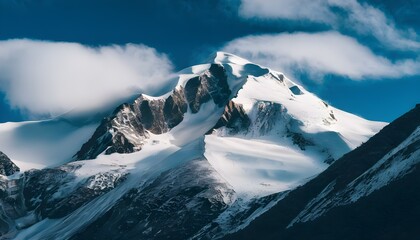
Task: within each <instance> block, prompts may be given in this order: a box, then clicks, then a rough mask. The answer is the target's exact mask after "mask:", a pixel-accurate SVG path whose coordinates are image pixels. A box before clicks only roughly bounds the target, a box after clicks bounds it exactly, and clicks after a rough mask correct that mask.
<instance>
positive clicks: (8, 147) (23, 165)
mask: <svg viewBox="0 0 420 240" xmlns="http://www.w3.org/2000/svg"><path fill="white" fill-rule="evenodd" d="M97 126H98V124H97V123H91V124H87V125H81V126H80V125H75V124H73V123H71V122H69V121H66V120H64V119H53V120H46V121H32V122H18V123H11V122H10V123H2V124H0V149H1V151H3V152H5V153H6V154H7V155H8V156H9V157H10V159H11V160H12V161H13V162H14V163H15V164H16V165H17V166H18V167H19V168H20V169H21V171H22V172H23V171H26V170H29V169H31V168H37V169H42V168H45V167H52V166H59V165H61V164H64V163H66V162H68V161H70V159H71V158H72V156H73V155H74V154H75V152H77V150H78V149H80V147H81V146H82V144H83V143H84V142H86V141H87V139H89V137H90V136H91V135H92V134H93V132H94V131H95V128H96V127H97Z"/></svg>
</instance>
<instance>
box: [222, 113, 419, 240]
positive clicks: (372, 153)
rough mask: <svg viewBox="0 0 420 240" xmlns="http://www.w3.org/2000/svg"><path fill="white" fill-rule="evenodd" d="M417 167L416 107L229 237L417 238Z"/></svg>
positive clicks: (417, 124) (417, 116) (417, 128)
mask: <svg viewBox="0 0 420 240" xmlns="http://www.w3.org/2000/svg"><path fill="white" fill-rule="evenodd" d="M419 167H420V105H417V106H416V107H415V108H414V109H413V110H411V111H410V112H408V113H406V114H405V115H403V116H402V117H400V118H398V119H397V120H395V121H394V122H392V123H391V124H389V125H388V126H386V127H385V128H384V129H383V130H381V131H380V132H379V133H378V134H376V135H375V136H374V137H372V138H371V139H370V140H369V141H368V142H366V143H365V144H363V145H362V146H360V147H358V148H357V149H355V150H354V151H351V152H350V153H348V154H346V155H344V156H343V157H342V158H341V159H339V160H337V161H336V162H335V163H334V164H333V165H332V166H330V167H329V168H328V169H327V170H325V171H324V172H323V173H321V174H320V175H318V176H317V177H316V178H314V179H313V180H311V181H310V182H308V183H307V184H305V185H303V186H302V187H299V188H297V189H296V190H293V191H291V192H290V193H289V194H288V195H287V197H285V198H283V199H282V200H281V201H279V202H278V203H277V204H276V206H274V207H272V208H271V209H270V210H269V211H267V212H266V213H265V214H263V215H262V216H261V217H260V218H258V219H256V220H255V221H254V222H252V223H251V224H250V225H249V226H248V227H247V228H246V229H244V230H242V231H241V232H239V233H236V234H235V235H233V236H229V237H227V238H228V239H255V237H256V236H260V234H264V236H265V237H264V238H265V239H308V238H310V239H418V237H419V235H420V230H419V228H418V221H419V216H420V209H419V207H418V203H419V201H420V193H419V191H418V187H419V182H420V168H419ZM291 206H293V207H291ZM273 219H275V220H276V221H273Z"/></svg>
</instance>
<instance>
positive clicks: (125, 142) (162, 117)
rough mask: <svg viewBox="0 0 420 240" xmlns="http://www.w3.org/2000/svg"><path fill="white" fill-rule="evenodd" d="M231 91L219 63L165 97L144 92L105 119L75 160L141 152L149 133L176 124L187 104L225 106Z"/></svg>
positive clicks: (192, 107)
mask: <svg viewBox="0 0 420 240" xmlns="http://www.w3.org/2000/svg"><path fill="white" fill-rule="evenodd" d="M230 94H231V90H230V89H229V85H228V82H227V75H226V72H225V69H224V68H223V66H222V65H220V64H211V66H210V68H209V69H208V70H207V71H205V72H204V73H203V74H201V75H199V76H197V77H194V78H192V79H190V80H188V81H187V83H186V85H185V89H184V87H182V86H178V87H177V88H176V89H175V90H173V91H172V93H171V94H170V95H169V96H168V97H166V98H149V97H147V96H145V95H141V96H140V97H139V98H137V99H136V100H135V101H134V102H133V103H132V104H123V105H121V106H120V107H119V108H117V109H116V110H115V111H114V113H113V114H112V115H111V116H110V117H108V118H106V119H104V120H103V121H102V123H101V124H100V126H99V127H98V128H97V129H96V131H95V133H94V135H93V136H92V138H91V139H89V141H88V142H87V143H85V144H84V145H83V146H82V148H81V149H80V151H79V152H78V153H77V154H76V155H75V156H74V159H75V160H84V159H93V158H96V157H97V156H98V155H99V154H101V153H102V152H104V151H105V154H112V153H132V152H135V151H139V150H141V147H142V145H144V142H145V141H146V140H147V139H148V138H149V133H153V134H162V133H165V132H168V131H169V130H170V129H172V128H173V127H175V126H177V125H178V124H179V123H180V122H181V121H182V120H183V118H184V114H185V113H186V112H187V110H188V107H189V108H190V110H191V112H192V113H197V112H198V111H199V110H200V106H201V105H202V104H203V103H206V102H208V101H210V100H213V101H214V103H215V104H217V105H218V106H219V107H223V106H224V105H225V104H226V103H227V102H228V101H229V97H230Z"/></svg>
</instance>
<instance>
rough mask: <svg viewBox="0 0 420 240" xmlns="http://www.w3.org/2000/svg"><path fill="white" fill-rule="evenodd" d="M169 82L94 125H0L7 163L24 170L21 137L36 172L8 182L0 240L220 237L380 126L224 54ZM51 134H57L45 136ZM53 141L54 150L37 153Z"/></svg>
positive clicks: (277, 74) (53, 122) (52, 122)
mask: <svg viewBox="0 0 420 240" xmlns="http://www.w3.org/2000/svg"><path fill="white" fill-rule="evenodd" d="M177 81H178V83H177V85H176V87H175V88H174V89H173V90H172V91H170V92H168V93H167V94H165V95H163V96H158V97H152V96H147V95H145V94H142V95H140V96H139V97H138V98H137V99H135V100H134V101H133V102H127V103H124V104H122V105H121V106H120V107H118V108H117V109H115V111H113V113H112V114H111V115H110V116H108V117H106V118H104V119H103V120H102V122H101V123H99V126H98V124H91V125H75V124H73V123H72V122H71V121H63V120H62V119H55V120H50V121H45V122H33V123H24V124H14V125H13V124H6V125H5V126H1V125H0V132H1V131H4V132H7V135H4V136H5V137H3V136H2V135H0V144H3V143H8V145H7V147H8V149H9V150H10V151H11V156H12V157H11V159H12V161H14V160H15V159H18V160H19V161H20V162H21V163H22V162H23V163H25V164H23V165H24V166H26V167H28V166H29V165H28V164H29V163H30V162H31V158H30V156H29V153H30V152H31V151H30V150H31V149H29V150H25V154H20V153H19V151H18V148H17V147H16V146H17V145H18V142H19V141H23V140H22V139H25V138H24V137H23V136H25V131H24V130H25V129H27V130H28V132H27V134H28V135H29V139H31V140H33V141H35V140H34V138H35V133H41V134H40V136H41V139H42V140H43V141H40V146H42V148H40V151H41V153H38V154H34V158H35V159H36V162H37V163H40V164H39V165H35V167H38V168H39V169H35V170H29V171H26V172H24V173H23V174H21V175H19V176H16V180H13V181H15V182H16V185H15V190H14V191H13V192H14V195H13V199H15V200H14V201H10V204H9V206H10V208H13V209H15V210H16V211H6V210H4V209H3V212H0V217H1V219H2V221H1V222H0V229H1V232H0V234H3V236H4V237H6V236H7V237H8V238H16V239H95V238H97V239H103V238H104V237H107V238H110V239H119V238H124V237H125V238H132V237H133V236H136V237H138V238H141V239H166V238H168V237H169V236H171V237H173V238H175V239H187V238H195V239H207V238H216V237H217V238H220V237H223V236H224V235H225V234H227V233H230V232H234V231H237V230H238V229H241V228H244V227H246V226H247V225H248V224H249V223H250V222H252V221H253V220H254V219H255V218H256V217H258V216H259V215H261V214H262V213H264V212H265V211H267V210H268V209H270V208H271V207H272V206H274V205H275V204H276V203H277V202H279V201H281V200H282V199H283V198H284V197H286V196H287V191H289V190H291V189H293V188H295V187H297V186H299V185H301V184H303V183H305V182H307V181H308V180H309V179H311V178H313V177H314V176H316V175H317V174H319V173H320V172H322V171H323V170H325V169H326V168H327V167H328V166H329V165H330V164H331V163H333V162H334V161H335V160H336V159H338V158H339V157H341V156H342V155H343V154H345V153H347V152H348V151H350V150H352V149H354V148H355V147H357V146H358V145H360V144H361V143H362V142H364V141H367V139H369V137H371V136H372V135H374V134H375V133H376V132H377V131H379V129H381V128H382V127H383V126H384V125H385V123H380V122H371V121H367V120H365V119H362V118H360V117H357V116H355V115H352V114H349V113H346V112H343V111H341V110H339V109H336V108H334V107H332V106H330V105H328V104H327V103H325V102H324V101H322V100H320V99H319V98H318V97H316V96H315V95H313V94H311V93H309V92H308V91H306V90H305V89H304V88H303V87H302V86H300V85H298V84H296V83H294V82H293V81H291V80H290V79H288V78H287V77H285V76H284V75H283V74H282V73H280V72H277V71H273V70H271V69H268V68H265V67H262V66H259V65H257V64H254V63H251V62H249V61H247V60H245V59H242V58H239V57H236V56H234V55H231V54H227V53H221V52H219V53H217V54H216V56H215V57H214V59H213V60H212V62H211V63H208V64H202V65H196V66H193V67H190V68H187V69H184V70H183V71H181V72H180V73H179V75H178V76H177ZM26 125H27V126H28V127H25V126H26ZM10 126H12V127H10ZM63 126H64V127H63ZM92 126H95V127H96V126H97V128H96V130H92ZM55 127H57V129H62V130H61V133H62V136H61V137H60V134H50V135H49V134H48V133H49V132H50V131H51V130H52V129H54V128H55ZM14 129H17V130H19V134H15V130H14ZM43 130H48V131H46V132H45V131H43ZM87 133H90V135H89V136H86V134H87ZM2 137H3V138H2ZM8 140H13V142H14V143H13V144H9V141H8ZM25 140H26V139H25ZM54 141H56V142H57V146H58V147H57V148H56V149H55V148H51V149H48V148H46V147H45V146H47V143H48V142H49V143H50V144H52V142H54ZM26 142H27V141H25V143H26ZM71 142H72V143H73V144H70V143H71ZM66 144H67V146H68V147H67V148H65V146H66ZM0 147H1V145H0ZM75 147H77V148H76V149H75ZM70 150H74V151H73V152H72V153H71V154H70ZM59 151H62V154H63V156H59V154H58V153H59ZM72 156H73V157H72ZM41 157H42V158H41ZM54 157H55V158H54ZM40 159H42V160H40ZM63 163H64V164H63ZM18 166H19V165H18ZM45 166H49V167H50V168H43V167H45ZM24 170H27V169H24ZM8 197H9V198H8ZM6 198H8V199H10V196H4V198H3V199H6ZM16 199H17V200H16ZM0 210H1V209H0ZM11 213H13V214H11ZM111 230H112V231H111Z"/></svg>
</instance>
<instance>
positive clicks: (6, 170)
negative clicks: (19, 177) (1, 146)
mask: <svg viewBox="0 0 420 240" xmlns="http://www.w3.org/2000/svg"><path fill="white" fill-rule="evenodd" d="M19 171H20V169H19V167H18V166H16V164H14V163H13V162H12V160H10V158H9V157H7V156H6V154H4V153H3V152H1V151H0V175H4V176H10V175H13V174H14V173H16V172H19Z"/></svg>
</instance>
